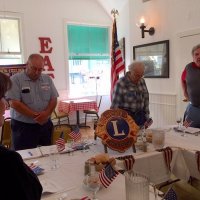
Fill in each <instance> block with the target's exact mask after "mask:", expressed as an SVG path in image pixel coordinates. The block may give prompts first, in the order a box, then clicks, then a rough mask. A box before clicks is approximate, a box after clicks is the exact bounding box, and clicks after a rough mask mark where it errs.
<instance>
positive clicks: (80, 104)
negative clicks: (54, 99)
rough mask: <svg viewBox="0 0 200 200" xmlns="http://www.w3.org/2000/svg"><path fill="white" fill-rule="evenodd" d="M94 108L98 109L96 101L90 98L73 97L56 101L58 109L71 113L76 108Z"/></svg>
mask: <svg viewBox="0 0 200 200" xmlns="http://www.w3.org/2000/svg"><path fill="white" fill-rule="evenodd" d="M91 109H94V110H96V111H98V107H97V103H96V101H94V100H90V99H74V100H66V101H60V102H59V103H58V111H59V112H64V113H68V114H71V113H72V112H74V111H77V110H91Z"/></svg>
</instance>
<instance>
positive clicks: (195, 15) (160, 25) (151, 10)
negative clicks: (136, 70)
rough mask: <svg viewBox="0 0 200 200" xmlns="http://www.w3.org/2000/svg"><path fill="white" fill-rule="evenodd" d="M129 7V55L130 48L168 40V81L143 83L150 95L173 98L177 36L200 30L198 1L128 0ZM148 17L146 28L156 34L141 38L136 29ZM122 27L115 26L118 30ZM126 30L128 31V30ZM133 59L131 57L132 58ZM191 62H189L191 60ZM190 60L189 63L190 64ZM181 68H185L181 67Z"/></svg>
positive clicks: (149, 80) (176, 76) (179, 58)
mask: <svg viewBox="0 0 200 200" xmlns="http://www.w3.org/2000/svg"><path fill="white" fill-rule="evenodd" d="M129 3H130V7H129V8H130V11H129V12H130V24H127V26H130V28H131V30H130V41H131V42H130V47H129V49H130V52H131V54H132V53H133V50H132V47H133V46H134V45H140V44H145V43H151V42H156V41H160V40H167V39H169V40H170V78H169V79H164V78H161V79H150V78H148V79H146V82H147V85H148V88H149V91H150V92H151V93H170V94H175V93H177V91H178V90H180V89H181V88H180V84H179V80H178V81H177V79H179V77H180V70H179V73H178V72H177V70H176V69H177V68H178V65H179V64H180V60H181V57H178V56H177V54H176V50H177V49H178V45H179V44H178V43H177V34H178V33H180V32H184V31H187V30H190V29H196V28H199V27H200V23H199V18H200V12H199V10H200V1H199V0H189V1H188V0H151V1H147V2H145V3H143V2H142V0H129ZM142 15H144V16H147V17H148V19H149V27H150V26H153V27H155V34H154V35H153V36H149V35H148V34H147V33H146V34H145V38H143V39H142V38H141V31H140V29H139V28H138V27H137V26H136V25H135V23H136V21H138V19H139V17H141V16H142ZM120 27H121V25H119V26H118V28H119V29H120ZM127 29H128V28H127ZM131 59H132V55H131ZM191 59H192V58H191ZM190 61H191V60H188V62H190ZM182 68H184V66H182Z"/></svg>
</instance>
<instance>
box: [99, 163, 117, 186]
mask: <svg viewBox="0 0 200 200" xmlns="http://www.w3.org/2000/svg"><path fill="white" fill-rule="evenodd" d="M118 174H119V172H118V171H116V170H114V169H113V167H112V165H111V164H107V165H106V166H105V167H104V168H103V169H102V170H101V172H100V173H99V179H100V181H101V183H102V185H103V186H104V187H105V188H107V187H108V186H109V185H110V184H111V183H112V181H113V180H114V179H115V177H116V176H117V175H118Z"/></svg>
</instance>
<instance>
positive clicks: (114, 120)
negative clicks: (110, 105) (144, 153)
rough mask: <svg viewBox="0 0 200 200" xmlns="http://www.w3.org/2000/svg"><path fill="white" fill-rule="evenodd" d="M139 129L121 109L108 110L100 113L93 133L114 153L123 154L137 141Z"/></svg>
mask: <svg viewBox="0 0 200 200" xmlns="http://www.w3.org/2000/svg"><path fill="white" fill-rule="evenodd" d="M138 130H139V127H138V126H137V124H136V123H135V121H134V120H133V119H132V117H131V116H129V115H128V113H127V112H126V111H124V110H122V109H110V110H106V111H105V112H104V113H102V115H101V117H100V119H99V120H98V123H97V128H96V130H95V133H96V135H97V136H98V137H100V138H101V139H102V142H103V144H105V145H107V146H108V147H109V148H110V149H113V150H115V151H119V152H124V151H126V150H127V149H129V148H130V147H131V146H133V144H134V143H135V142H136V140H137V132H138Z"/></svg>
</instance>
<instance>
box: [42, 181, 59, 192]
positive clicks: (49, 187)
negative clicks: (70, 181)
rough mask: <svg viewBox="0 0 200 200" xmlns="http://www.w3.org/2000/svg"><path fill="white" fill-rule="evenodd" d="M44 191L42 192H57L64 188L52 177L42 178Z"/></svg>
mask: <svg viewBox="0 0 200 200" xmlns="http://www.w3.org/2000/svg"><path fill="white" fill-rule="evenodd" d="M40 183H41V185H42V188H43V191H42V193H57V192H59V191H61V190H62V188H61V187H60V186H59V185H58V184H57V183H55V182H54V181H52V180H50V179H43V180H40Z"/></svg>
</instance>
